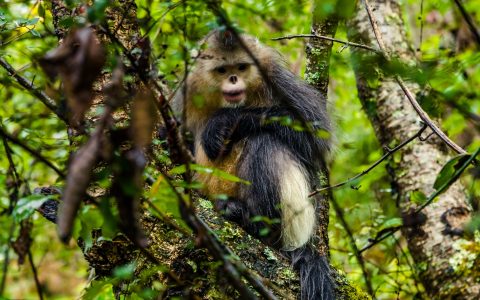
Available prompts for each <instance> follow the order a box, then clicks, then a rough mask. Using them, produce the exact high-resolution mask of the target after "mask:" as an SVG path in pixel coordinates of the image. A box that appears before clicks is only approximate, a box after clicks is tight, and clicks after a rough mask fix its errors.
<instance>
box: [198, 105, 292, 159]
mask: <svg viewBox="0 0 480 300" xmlns="http://www.w3.org/2000/svg"><path fill="white" fill-rule="evenodd" d="M289 115H290V114H289V112H288V111H287V110H286V109H284V108H280V107H255V108H222V109H220V110H218V111H217V112H216V113H215V114H214V115H213V116H212V117H211V118H210V120H209V121H208V123H207V126H206V127H205V130H204V132H203V134H202V146H203V148H204V150H205V153H206V154H207V156H208V158H210V159H211V160H215V159H217V158H218V157H221V156H225V155H228V154H229V153H230V151H231V150H232V147H233V145H234V144H235V143H237V142H238V141H240V140H242V139H244V138H246V137H249V136H253V135H255V134H258V133H260V132H262V131H273V132H275V131H276V130H277V122H273V123H269V122H267V121H269V119H270V118H272V117H281V116H289Z"/></svg>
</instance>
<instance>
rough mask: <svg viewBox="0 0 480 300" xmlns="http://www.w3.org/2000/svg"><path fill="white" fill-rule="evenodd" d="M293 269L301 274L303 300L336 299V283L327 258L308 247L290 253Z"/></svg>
mask: <svg viewBox="0 0 480 300" xmlns="http://www.w3.org/2000/svg"><path fill="white" fill-rule="evenodd" d="M289 253H290V257H291V260H292V264H293V267H294V268H295V269H296V270H297V271H298V272H299V273H300V286H301V297H300V299H301V300H333V299H335V283H334V281H333V278H332V276H331V273H330V265H329V264H328V260H327V257H326V256H322V255H320V254H319V253H318V252H317V251H316V250H315V249H313V248H311V247H309V246H308V245H307V246H304V247H302V248H298V249H295V250H293V251H289Z"/></svg>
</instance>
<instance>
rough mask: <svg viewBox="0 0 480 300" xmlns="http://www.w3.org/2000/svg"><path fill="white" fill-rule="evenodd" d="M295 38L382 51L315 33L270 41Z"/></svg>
mask: <svg viewBox="0 0 480 300" xmlns="http://www.w3.org/2000/svg"><path fill="white" fill-rule="evenodd" d="M295 38H317V39H321V40H327V41H331V42H335V43H339V44H343V45H346V46H349V47H350V46H351V47H356V48H361V49H365V50H369V51H373V52H375V53H378V54H381V53H382V51H380V50H378V49H376V48H373V47H370V46H367V45H363V44H358V43H353V42H348V41H344V40H339V39H336V38H332V37H328V36H323V35H317V34H292V35H286V36H281V37H276V38H272V41H281V40H291V39H295Z"/></svg>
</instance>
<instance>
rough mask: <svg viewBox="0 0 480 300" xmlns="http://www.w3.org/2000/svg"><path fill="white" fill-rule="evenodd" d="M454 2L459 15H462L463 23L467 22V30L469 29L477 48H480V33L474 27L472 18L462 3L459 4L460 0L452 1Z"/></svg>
mask: <svg viewBox="0 0 480 300" xmlns="http://www.w3.org/2000/svg"><path fill="white" fill-rule="evenodd" d="M454 1H455V4H456V5H457V7H458V9H459V10H460V13H461V14H462V17H463V19H464V20H465V22H467V25H468V28H469V29H470V31H471V32H472V34H473V36H474V37H475V42H476V43H477V46H479V47H480V33H479V32H478V30H477V28H476V27H475V23H474V22H473V19H472V17H471V16H470V15H469V14H468V12H467V10H466V9H465V7H463V4H462V2H460V0H454Z"/></svg>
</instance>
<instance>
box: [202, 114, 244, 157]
mask: <svg viewBox="0 0 480 300" xmlns="http://www.w3.org/2000/svg"><path fill="white" fill-rule="evenodd" d="M238 116H239V113H238V109H236V108H222V109H220V110H218V111H217V112H216V113H215V114H214V115H213V116H212V117H211V118H210V120H209V121H208V123H207V126H206V127H205V130H204V131H203V133H202V141H201V142H202V146H203V149H204V150H205V153H206V154H207V156H208V158H210V159H211V160H215V159H217V158H218V157H220V156H225V155H227V154H228V153H230V151H231V150H232V146H233V143H232V142H231V135H232V133H233V132H234V130H235V127H236V126H237V123H238Z"/></svg>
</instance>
